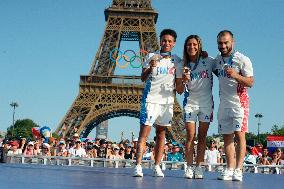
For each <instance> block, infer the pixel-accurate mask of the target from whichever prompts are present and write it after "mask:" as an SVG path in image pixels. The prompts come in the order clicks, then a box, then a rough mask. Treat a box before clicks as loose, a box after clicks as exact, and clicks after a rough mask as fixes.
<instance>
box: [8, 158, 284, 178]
mask: <svg viewBox="0 0 284 189" xmlns="http://www.w3.org/2000/svg"><path fill="white" fill-rule="evenodd" d="M135 162H136V161H135V160H128V159H106V158H82V157H61V156H24V155H7V163H18V164H43V165H61V166H90V167H113V168H121V167H134V166H135ZM153 163H154V161H153V160H142V166H143V167H144V168H152V166H153ZM161 164H162V169H163V170H165V169H170V170H179V169H181V170H184V169H185V168H186V162H175V161H162V162H161ZM225 166H226V164H210V165H209V164H203V165H202V167H203V169H204V170H206V171H209V172H211V171H218V172H220V171H222V170H223V169H224V167H225ZM243 170H244V172H251V173H276V174H284V165H259V164H244V166H243Z"/></svg>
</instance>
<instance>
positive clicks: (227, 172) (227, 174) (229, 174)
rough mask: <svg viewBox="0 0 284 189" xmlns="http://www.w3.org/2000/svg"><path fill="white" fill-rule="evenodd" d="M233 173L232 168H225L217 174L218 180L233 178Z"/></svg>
mask: <svg viewBox="0 0 284 189" xmlns="http://www.w3.org/2000/svg"><path fill="white" fill-rule="evenodd" d="M233 174H234V170H233V169H228V168H226V169H225V170H224V171H223V172H222V173H221V175H220V176H218V179H219V180H233Z"/></svg>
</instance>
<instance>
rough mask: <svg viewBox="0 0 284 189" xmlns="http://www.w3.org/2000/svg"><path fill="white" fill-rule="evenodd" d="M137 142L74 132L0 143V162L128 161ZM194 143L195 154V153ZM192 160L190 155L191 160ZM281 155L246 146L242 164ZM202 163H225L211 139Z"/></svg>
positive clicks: (172, 153) (176, 153) (171, 153)
mask: <svg viewBox="0 0 284 189" xmlns="http://www.w3.org/2000/svg"><path fill="white" fill-rule="evenodd" d="M137 142H138V139H137V138H136V139H133V141H129V140H127V139H126V140H122V141H121V142H119V143H116V142H112V141H108V140H106V139H98V138H96V139H94V140H91V139H88V138H87V139H82V138H81V139H80V137H79V135H78V134H77V133H76V134H74V135H73V137H72V138H67V139H64V138H60V139H55V138H52V137H51V138H49V141H48V143H47V142H45V140H44V139H37V140H34V141H27V140H26V139H25V138H21V139H20V140H12V141H7V140H3V141H2V142H1V141H0V155H1V162H5V157H6V156H7V155H24V156H62V157H84V158H108V159H131V160H134V159H135V158H136V146H137ZM196 144H197V142H195V152H196ZM154 148H155V142H150V143H147V146H146V149H145V150H144V152H143V158H142V159H143V160H154V157H155V153H154ZM194 154H196V153H194ZM195 158H196V157H195V156H194V159H195ZM184 159H185V154H184V148H183V145H181V144H178V143H176V142H175V141H173V142H171V141H167V142H166V145H165V148H164V155H163V161H180V162H182V161H184ZM283 159H284V158H283V152H282V150H281V149H280V148H279V149H277V150H275V152H273V153H271V154H270V153H269V152H268V149H267V148H264V147H263V146H262V145H261V144H257V145H255V146H254V147H249V146H248V147H247V152H246V156H245V163H246V164H261V165H281V164H283ZM204 162H205V163H206V164H217V163H225V162H226V159H225V154H224V148H223V146H222V145H220V144H219V145H218V144H217V142H216V141H215V140H211V141H210V142H209V144H208V146H207V149H206V151H205V156H204Z"/></svg>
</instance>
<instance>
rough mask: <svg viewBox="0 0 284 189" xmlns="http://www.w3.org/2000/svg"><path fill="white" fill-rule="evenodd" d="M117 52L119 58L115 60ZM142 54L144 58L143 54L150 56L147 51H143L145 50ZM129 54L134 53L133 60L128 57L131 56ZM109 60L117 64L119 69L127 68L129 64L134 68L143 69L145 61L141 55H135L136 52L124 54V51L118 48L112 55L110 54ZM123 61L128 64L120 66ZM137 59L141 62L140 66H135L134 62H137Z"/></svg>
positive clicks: (129, 51)
mask: <svg viewBox="0 0 284 189" xmlns="http://www.w3.org/2000/svg"><path fill="white" fill-rule="evenodd" d="M115 51H117V57H116V59H114V58H113V56H114V55H115V54H114V52H115ZM140 52H141V54H142V56H143V53H144V54H145V55H147V54H148V52H147V51H146V50H143V49H141V50H140ZM129 53H132V55H131V58H129V56H128V55H127V54H129ZM145 55H144V56H145ZM109 59H110V60H111V61H113V62H115V63H116V65H117V66H118V67H119V68H126V67H127V66H128V65H129V64H130V66H131V67H132V68H141V67H142V64H143V59H142V57H141V56H140V55H137V54H136V53H135V51H133V50H130V49H128V50H125V51H124V52H122V51H121V50H119V49H118V48H114V49H113V50H111V51H110V53H109ZM122 59H123V60H124V61H125V62H126V63H125V64H123V65H121V64H119V61H121V60H122ZM136 59H138V61H140V64H138V65H136V64H134V61H135V60H136Z"/></svg>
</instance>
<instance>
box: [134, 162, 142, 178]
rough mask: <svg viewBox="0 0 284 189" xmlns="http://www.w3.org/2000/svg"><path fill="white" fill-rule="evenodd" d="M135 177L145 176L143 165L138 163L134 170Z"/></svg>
mask: <svg viewBox="0 0 284 189" xmlns="http://www.w3.org/2000/svg"><path fill="white" fill-rule="evenodd" d="M133 176H134V177H143V172H142V166H141V165H136V166H135V168H134V172H133Z"/></svg>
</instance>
